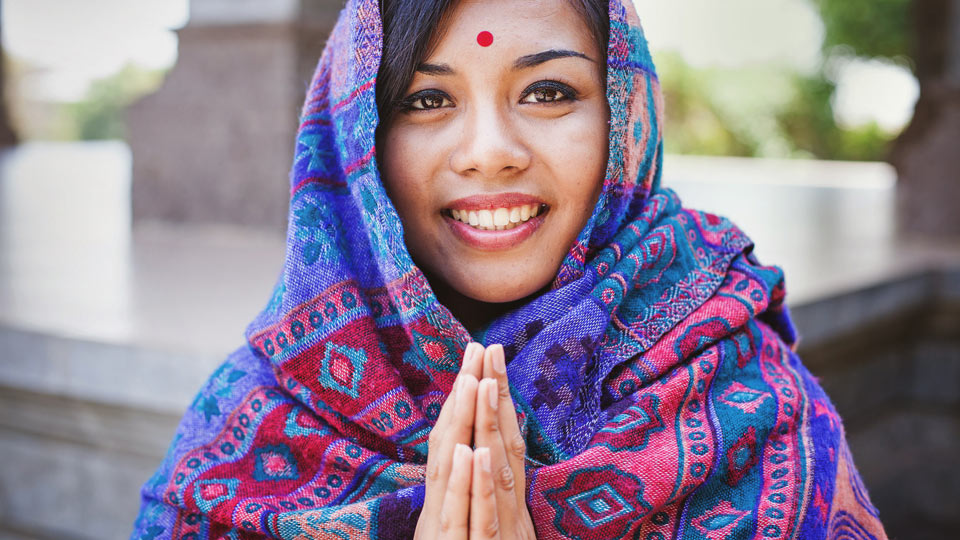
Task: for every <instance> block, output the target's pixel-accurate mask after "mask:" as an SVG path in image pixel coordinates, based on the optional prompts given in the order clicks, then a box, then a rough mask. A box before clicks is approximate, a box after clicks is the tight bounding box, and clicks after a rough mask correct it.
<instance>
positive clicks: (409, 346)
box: [133, 0, 885, 540]
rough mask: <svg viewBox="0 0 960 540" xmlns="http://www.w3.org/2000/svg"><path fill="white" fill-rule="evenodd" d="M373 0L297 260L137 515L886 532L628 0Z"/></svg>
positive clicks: (317, 132) (213, 531)
mask: <svg viewBox="0 0 960 540" xmlns="http://www.w3.org/2000/svg"><path fill="white" fill-rule="evenodd" d="M384 4H385V5H384V6H383V21H382V22H381V18H380V6H378V4H377V2H374V1H372V0H351V1H350V2H349V3H348V5H347V7H346V8H345V9H344V11H343V13H342V15H341V17H340V21H339V22H338V24H337V27H336V29H335V30H334V33H333V35H332V37H331V38H330V41H329V43H328V45H327V48H326V51H325V53H324V55H323V57H322V58H321V61H320V65H319V67H318V69H317V73H316V75H315V78H314V81H313V84H312V86H311V90H310V92H309V93H308V96H307V102H306V104H305V106H304V110H303V115H302V123H301V128H300V132H299V135H298V139H297V150H296V157H295V160H294V165H293V169H292V172H291V184H292V188H291V203H290V229H289V234H288V252H287V260H286V264H285V267H284V271H283V274H282V276H281V279H280V281H279V284H278V286H277V289H276V291H275V293H274V295H273V299H272V301H271V302H270V303H269V305H268V306H267V308H266V309H265V310H264V311H263V312H262V313H261V314H260V315H259V316H258V317H257V319H256V320H255V321H254V322H253V323H252V324H251V326H250V328H249V329H248V336H247V337H248V341H249V343H248V346H246V347H243V348H241V349H240V350H238V351H237V352H235V353H234V354H233V355H232V356H231V357H230V358H228V359H227V361H226V362H225V363H224V364H223V366H222V367H221V368H220V369H219V370H218V371H217V372H216V373H214V374H213V376H212V377H211V378H210V380H209V382H208V383H207V384H206V385H205V386H204V388H203V389H201V391H200V394H199V395H198V397H197V399H196V400H195V402H194V404H193V406H192V407H191V408H190V410H188V412H187V414H186V416H185V418H184V420H183V422H182V424H181V427H180V429H179V431H178V434H177V436H176V438H175V440H174V442H173V445H172V446H171V448H170V451H169V454H168V457H167V460H166V461H165V462H164V464H163V465H162V466H161V468H160V470H159V471H158V472H157V474H156V475H155V476H154V478H153V479H152V480H151V481H150V482H148V484H147V485H146V486H145V487H144V490H143V498H144V503H143V507H142V511H141V516H140V518H139V519H138V521H137V525H136V530H135V531H134V534H133V537H134V538H259V537H263V536H272V537H281V538H358V537H371V538H373V537H376V538H408V537H411V536H414V535H416V536H417V537H419V538H438V537H439V538H467V537H470V538H485V537H500V538H516V537H522V538H530V537H533V536H534V535H536V537H538V538H623V537H630V538H644V539H656V538H680V537H683V538H707V539H711V540H714V539H720V538H804V539H811V538H835V537H856V538H884V537H885V536H884V534H883V529H882V527H881V525H880V523H879V521H878V520H877V516H876V510H875V509H874V508H873V507H872V506H871V505H870V503H869V501H868V499H867V498H866V494H865V491H864V489H863V486H862V485H861V483H860V481H859V478H858V476H857V473H856V471H855V469H854V467H853V464H852V461H851V458H850V455H849V451H848V450H847V446H846V443H845V441H844V438H843V432H842V427H841V425H840V422H839V419H838V418H837V416H836V413H835V411H834V409H833V407H832V405H831V404H830V402H829V400H828V399H827V397H826V396H825V395H824V394H823V391H822V390H821V389H820V387H819V386H818V385H817V384H816V382H815V380H814V379H813V377H812V376H811V375H810V374H809V373H808V372H807V371H806V369H805V368H804V367H803V366H802V365H801V363H800V361H799V359H798V358H797V357H796V355H795V354H794V353H793V352H792V349H791V347H792V345H793V343H794V342H795V336H794V333H793V330H792V326H791V324H790V321H789V317H788V315H787V313H786V309H785V307H784V304H783V299H784V294H785V293H784V288H783V279H782V275H781V273H780V271H779V270H778V269H777V268H775V267H765V266H762V265H760V264H759V263H758V262H757V261H756V260H755V259H754V258H753V257H752V255H751V254H750V251H751V247H752V246H751V244H750V241H749V240H748V239H747V238H746V236H744V234H743V233H741V232H740V231H739V230H738V229H736V228H735V227H734V226H733V225H732V224H730V223H729V222H728V221H726V220H724V219H722V218H718V217H716V216H712V215H709V214H704V213H700V212H695V211H691V210H686V209H683V208H681V206H680V202H679V200H678V199H677V198H676V196H675V195H674V194H673V193H672V192H670V191H669V190H666V189H662V188H660V187H659V185H658V184H659V178H660V161H661V157H662V156H661V153H662V152H661V140H662V137H661V134H660V131H659V126H660V117H661V114H662V113H661V109H662V107H661V98H660V93H659V86H658V82H657V78H656V75H655V72H654V68H653V65H652V63H651V60H650V57H649V54H648V52H647V47H646V42H645V39H644V37H643V33H642V31H641V30H640V26H639V22H638V20H637V17H636V13H635V11H634V8H633V7H632V5H630V4H629V0H622V1H621V0H612V1H611V2H610V3H609V6H608V5H607V3H606V2H596V1H590V0H579V1H575V0H541V1H525V2H521V1H517V0H495V1H494V0H484V1H467V0H463V1H460V2H451V1H449V0H447V1H444V0H433V1H417V0H393V1H386V2H384Z"/></svg>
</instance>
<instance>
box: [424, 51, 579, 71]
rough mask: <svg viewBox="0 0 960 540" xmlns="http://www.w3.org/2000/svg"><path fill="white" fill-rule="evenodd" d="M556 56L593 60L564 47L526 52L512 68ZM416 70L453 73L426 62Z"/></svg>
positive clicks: (555, 57) (553, 58)
mask: <svg viewBox="0 0 960 540" xmlns="http://www.w3.org/2000/svg"><path fill="white" fill-rule="evenodd" d="M557 58H583V59H584V60H589V61H591V62H593V61H594V60H593V59H592V58H590V57H589V56H587V55H585V54H583V53H581V52H577V51H569V50H566V49H550V50H549V51H543V52H538V53H535V54H528V55H526V56H521V57H520V58H517V59H516V60H515V61H514V62H513V69H514V70H520V69H529V68H532V67H534V66H539V65H540V64H543V63H544V62H549V61H550V60H556V59H557ZM417 71H419V72H420V73H424V74H427V75H453V73H454V71H453V68H452V67H450V66H449V65H448V64H428V63H426V62H424V63H422V64H420V65H418V66H417Z"/></svg>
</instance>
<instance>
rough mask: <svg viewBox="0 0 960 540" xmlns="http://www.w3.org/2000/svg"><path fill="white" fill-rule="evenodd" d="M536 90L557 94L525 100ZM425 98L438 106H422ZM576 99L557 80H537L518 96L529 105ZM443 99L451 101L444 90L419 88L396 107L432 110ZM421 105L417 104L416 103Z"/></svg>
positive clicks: (572, 93)
mask: <svg viewBox="0 0 960 540" xmlns="http://www.w3.org/2000/svg"><path fill="white" fill-rule="evenodd" d="M538 91H553V92H556V93H557V94H559V95H558V96H557V97H555V98H554V99H552V100H549V101H525V100H526V99H527V98H528V97H530V96H532V95H533V94H534V93H536V92H538ZM427 99H439V100H441V101H440V106H438V107H424V106H423V105H424V102H423V100H427ZM576 99H577V91H576V90H574V89H573V88H571V87H570V86H568V85H566V84H563V83H562V82H559V81H549V80H548V81H537V82H535V83H533V84H531V85H530V86H528V87H526V88H525V89H524V90H523V93H522V94H521V97H520V102H521V103H527V104H530V105H552V104H555V103H560V102H563V101H574V100H576ZM444 101H449V102H451V103H452V102H453V100H452V99H450V96H448V95H447V94H446V93H445V92H441V91H439V90H421V91H420V92H417V93H415V94H412V95H410V96H407V97H406V98H404V99H403V100H401V101H400V103H399V106H398V108H399V109H400V110H402V111H413V112H416V111H432V110H436V109H442V108H444V105H443V103H444ZM418 104H419V105H421V106H419V107H418V106H417V105H418Z"/></svg>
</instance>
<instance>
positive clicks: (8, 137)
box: [0, 2, 17, 148]
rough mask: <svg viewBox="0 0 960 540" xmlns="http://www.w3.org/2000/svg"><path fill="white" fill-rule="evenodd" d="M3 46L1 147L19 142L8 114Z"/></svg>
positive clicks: (0, 62)
mask: <svg viewBox="0 0 960 540" xmlns="http://www.w3.org/2000/svg"><path fill="white" fill-rule="evenodd" d="M2 4H3V2H0V13H2V12H3V5H2ZM2 31H3V21H2V20H0V32H2ZM3 56H4V55H3V47H2V46H0V148H4V147H7V146H12V145H14V144H17V134H16V133H14V131H13V127H12V126H11V125H10V115H8V114H7V92H6V79H7V78H6V68H5V67H4V65H3Z"/></svg>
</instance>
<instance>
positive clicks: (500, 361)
mask: <svg viewBox="0 0 960 540" xmlns="http://www.w3.org/2000/svg"><path fill="white" fill-rule="evenodd" d="M493 370H494V371H496V372H497V373H500V374H501V375H502V374H504V373H506V372H507V364H506V362H504V358H503V347H500V350H499V351H494V353H493Z"/></svg>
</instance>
